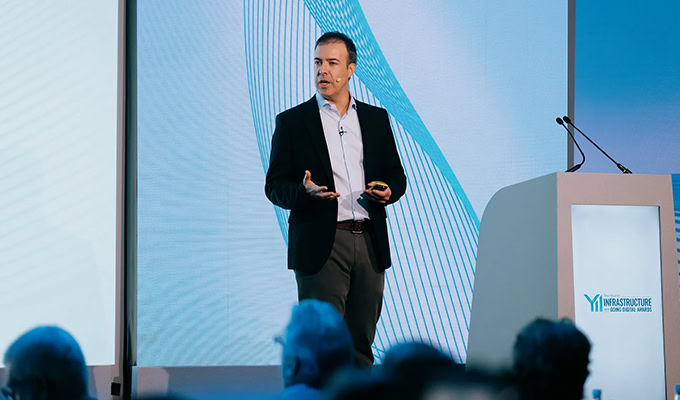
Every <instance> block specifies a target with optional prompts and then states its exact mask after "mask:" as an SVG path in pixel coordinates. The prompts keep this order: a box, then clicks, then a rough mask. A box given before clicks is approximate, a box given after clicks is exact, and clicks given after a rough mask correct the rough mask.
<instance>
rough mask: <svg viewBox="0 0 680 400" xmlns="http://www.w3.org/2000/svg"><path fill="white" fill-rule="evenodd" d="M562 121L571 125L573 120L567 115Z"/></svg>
mask: <svg viewBox="0 0 680 400" xmlns="http://www.w3.org/2000/svg"><path fill="white" fill-rule="evenodd" d="M562 119H563V120H564V122H566V123H568V124H571V118H569V117H567V116H566V115H565V116H564V117H562Z"/></svg>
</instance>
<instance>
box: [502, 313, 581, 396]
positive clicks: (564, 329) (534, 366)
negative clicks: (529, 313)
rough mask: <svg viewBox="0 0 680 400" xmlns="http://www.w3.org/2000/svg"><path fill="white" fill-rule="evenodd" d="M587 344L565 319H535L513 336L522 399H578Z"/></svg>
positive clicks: (579, 332)
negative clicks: (555, 320) (515, 336)
mask: <svg viewBox="0 0 680 400" xmlns="http://www.w3.org/2000/svg"><path fill="white" fill-rule="evenodd" d="M589 355H590V341H589V340H588V338H587V337H586V336H585V335H584V334H583V332H581V331H580V330H579V329H578V328H577V327H576V326H575V325H574V324H573V322H571V321H570V320H568V319H562V320H560V321H557V322H554V321H549V320H546V319H543V318H537V319H536V320H534V321H533V322H531V323H529V324H528V325H526V326H525V327H524V328H523V329H522V330H521V331H520V333H519V334H518V335H517V339H516V341H515V346H514V348H513V364H514V370H515V374H516V375H517V379H518V385H519V390H520V392H521V393H520V395H521V396H520V397H521V398H522V399H529V400H533V399H538V398H541V399H542V398H559V399H581V398H582V397H583V384H584V383H585V381H586V378H588V374H589V371H588V364H589V362H590V360H589Z"/></svg>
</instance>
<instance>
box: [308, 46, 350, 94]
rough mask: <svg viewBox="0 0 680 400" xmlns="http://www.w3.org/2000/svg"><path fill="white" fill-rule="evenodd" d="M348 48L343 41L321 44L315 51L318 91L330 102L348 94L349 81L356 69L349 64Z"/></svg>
mask: <svg viewBox="0 0 680 400" xmlns="http://www.w3.org/2000/svg"><path fill="white" fill-rule="evenodd" d="M348 59H349V53H348V52H347V47H345V44H344V43H343V42H341V41H333V42H327V43H323V44H320V45H319V46H317V48H316V50H315V51H314V77H315V81H316V90H317V91H318V92H319V94H321V96H323V97H324V98H325V99H326V100H328V101H331V102H333V101H336V100H337V99H338V98H339V97H340V96H342V95H344V94H345V93H347V81H348V80H349V77H350V76H352V74H353V73H354V70H355V69H356V65H355V64H353V63H352V64H349V63H348Z"/></svg>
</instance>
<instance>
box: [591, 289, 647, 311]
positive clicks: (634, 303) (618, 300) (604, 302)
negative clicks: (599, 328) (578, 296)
mask: <svg viewBox="0 0 680 400" xmlns="http://www.w3.org/2000/svg"><path fill="white" fill-rule="evenodd" d="M583 297H585V298H586V300H588V304H589V305H590V312H610V313H619V312H624V313H630V312H652V298H651V297H649V296H619V295H610V294H604V295H602V294H600V293H597V294H595V295H594V296H592V297H591V296H589V295H587V294H584V295H583Z"/></svg>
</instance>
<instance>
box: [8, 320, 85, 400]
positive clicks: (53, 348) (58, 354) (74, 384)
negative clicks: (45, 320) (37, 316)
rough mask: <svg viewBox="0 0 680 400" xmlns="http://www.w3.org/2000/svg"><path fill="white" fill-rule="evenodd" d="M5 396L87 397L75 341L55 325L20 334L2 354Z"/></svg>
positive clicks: (24, 398) (30, 399)
mask: <svg viewBox="0 0 680 400" xmlns="http://www.w3.org/2000/svg"><path fill="white" fill-rule="evenodd" d="M4 362H5V366H6V368H7V371H6V373H7V383H6V386H5V387H4V388H3V389H2V391H3V394H4V396H5V397H6V398H8V399H17V400H38V399H40V400H54V399H69V400H80V399H89V396H88V388H87V376H88V373H87V367H86V365H85V357H83V353H82V351H81V350H80V346H78V342H76V340H75V339H74V338H73V336H71V335H70V334H69V333H68V332H66V331H65V330H63V329H61V328H58V327H56V326H42V327H38V328H35V329H32V330H30V331H28V332H26V333H24V334H23V335H21V336H20V337H19V338H18V339H17V340H16V341H14V343H12V344H11V345H10V346H9V348H8V349H7V352H6V353H5V358H4Z"/></svg>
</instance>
